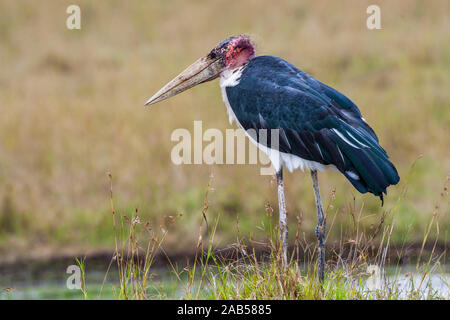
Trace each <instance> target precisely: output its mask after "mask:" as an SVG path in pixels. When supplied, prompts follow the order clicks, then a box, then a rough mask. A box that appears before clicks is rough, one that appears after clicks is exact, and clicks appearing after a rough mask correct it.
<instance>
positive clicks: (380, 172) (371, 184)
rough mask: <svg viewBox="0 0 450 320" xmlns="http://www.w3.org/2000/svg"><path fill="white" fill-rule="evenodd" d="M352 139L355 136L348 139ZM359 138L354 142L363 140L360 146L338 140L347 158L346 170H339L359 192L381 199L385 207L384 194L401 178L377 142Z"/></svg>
mask: <svg viewBox="0 0 450 320" xmlns="http://www.w3.org/2000/svg"><path fill="white" fill-rule="evenodd" d="M352 138H354V135H353V136H352V135H349V136H348V139H352ZM358 138H359V139H358V140H356V139H355V140H354V141H353V142H354V143H356V142H357V141H359V140H361V141H360V144H359V145H355V144H349V143H348V141H349V140H347V141H343V140H342V139H338V140H336V143H337V144H338V146H339V148H340V149H341V150H342V151H343V152H342V153H343V156H344V158H345V168H340V169H339V170H340V171H341V172H342V173H343V174H344V175H345V176H346V177H347V179H348V180H349V181H350V182H351V183H352V185H353V186H354V187H355V188H356V189H357V190H358V191H359V192H361V193H366V192H370V193H372V194H374V195H376V196H378V197H380V199H381V202H382V205H383V202H384V201H383V193H384V194H386V188H387V187H389V186H390V185H395V184H397V183H398V182H399V181H400V177H399V175H398V173H397V169H396V168H395V166H394V165H393V164H392V162H391V161H389V157H388V155H387V153H386V151H384V149H383V148H382V147H381V146H380V145H379V144H378V141H377V140H375V139H370V138H367V137H364V138H365V139H362V138H363V137H361V136H359V137H358Z"/></svg>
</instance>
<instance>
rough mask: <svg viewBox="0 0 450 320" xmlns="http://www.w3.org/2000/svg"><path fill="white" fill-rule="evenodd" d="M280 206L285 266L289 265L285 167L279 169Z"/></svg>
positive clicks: (282, 249)
mask: <svg viewBox="0 0 450 320" xmlns="http://www.w3.org/2000/svg"><path fill="white" fill-rule="evenodd" d="M277 186H278V207H279V211H280V245H281V254H282V264H283V267H286V266H287V247H288V225H287V217H286V201H285V199H284V182H283V168H280V170H279V171H277Z"/></svg>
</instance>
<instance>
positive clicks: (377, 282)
mask: <svg viewBox="0 0 450 320" xmlns="http://www.w3.org/2000/svg"><path fill="white" fill-rule="evenodd" d="M415 270H416V269H415V266H402V267H401V268H387V269H386V271H385V273H383V272H382V271H381V270H380V269H377V267H372V266H370V267H369V269H368V272H369V273H372V276H370V277H368V279H367V282H366V284H365V289H366V290H367V291H370V292H373V294H374V296H376V292H377V290H382V291H385V290H386V289H388V290H391V291H395V296H396V297H400V298H402V299H409V298H412V297H411V292H416V293H418V294H419V295H420V296H419V297H418V296H417V295H416V296H414V298H416V299H417V298H421V299H425V298H430V297H431V298H443V299H450V273H445V272H444V271H442V270H448V268H445V267H444V268H442V269H441V271H435V272H433V273H430V274H427V275H426V276H425V277H423V275H422V274H420V273H417V272H415ZM105 274H106V269H105V270H103V269H97V270H92V269H90V270H87V275H86V283H87V292H88V299H114V298H115V297H116V296H117V294H116V293H117V288H118V287H117V283H118V276H117V272H116V271H114V270H111V271H110V272H109V273H108V274H107V277H106V278H105ZM71 275H72V274H71V273H70V274H69V273H66V269H65V268H57V269H56V270H52V271H50V270H47V271H45V272H42V273H39V274H33V273H30V272H20V271H19V272H14V273H9V275H5V274H4V273H3V274H2V275H1V277H0V290H1V291H0V299H82V298H83V295H82V293H81V291H80V290H78V289H70V283H73V282H71V281H70V280H69V277H70V276H71ZM181 277H182V278H181V280H178V279H177V277H176V276H175V275H174V274H173V273H172V272H169V271H168V270H167V269H163V268H161V269H155V270H153V278H152V280H151V282H150V288H149V290H148V296H149V298H151V299H181V298H184V297H185V296H186V295H185V292H186V291H185V289H186V284H187V283H188V281H187V276H186V273H183V274H182V275H181ZM68 280H69V282H70V283H69V286H68V285H67V283H68Z"/></svg>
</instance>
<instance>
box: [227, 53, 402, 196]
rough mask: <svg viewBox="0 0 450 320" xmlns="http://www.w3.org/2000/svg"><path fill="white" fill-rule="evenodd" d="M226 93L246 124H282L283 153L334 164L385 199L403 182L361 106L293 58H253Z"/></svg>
mask: <svg viewBox="0 0 450 320" xmlns="http://www.w3.org/2000/svg"><path fill="white" fill-rule="evenodd" d="M226 93H227V97H228V100H229V102H230V105H231V108H232V109H233V111H234V113H235V115H236V117H237V118H238V120H239V122H240V124H241V125H242V126H243V127H244V129H246V130H247V129H255V130H256V132H257V133H258V130H259V129H280V131H279V136H280V139H279V149H280V151H281V152H285V153H290V154H294V155H296V156H299V157H301V158H303V159H306V160H311V161H316V162H318V163H321V164H323V165H330V164H332V165H335V166H336V168H337V169H338V170H339V171H340V172H342V173H343V174H344V175H345V176H346V177H347V179H348V180H349V181H350V182H351V183H352V184H353V186H354V187H355V188H356V189H357V190H358V191H360V192H361V193H366V192H371V193H373V194H374V195H376V196H379V197H380V198H381V199H383V193H386V188H387V187H388V186H389V185H392V184H397V183H398V181H399V176H398V174H397V170H396V169H395V167H394V165H393V164H392V163H391V162H390V161H389V159H388V155H387V154H386V151H385V150H384V149H383V148H382V147H381V146H380V145H379V143H378V138H377V136H376V134H375V132H374V131H373V130H372V128H370V127H369V125H368V124H367V123H366V122H365V121H364V120H363V119H362V116H361V113H360V111H359V109H358V107H357V106H356V105H355V104H354V103H353V102H352V101H351V100H350V99H348V98H347V97H345V96H344V95H343V94H341V93H339V92H338V91H336V90H334V89H333V88H331V87H328V86H327V85H325V84H323V83H321V82H320V81H318V80H316V79H314V78H313V77H311V76H310V75H308V74H306V73H305V72H303V71H301V70H299V69H298V68H296V67H295V66H293V65H292V64H290V63H289V62H287V61H285V60H283V59H280V58H277V57H272V56H260V57H257V58H254V59H253V60H251V61H250V63H249V64H248V65H247V66H246V67H245V69H244V70H243V72H242V75H241V78H240V82H239V85H237V86H234V87H227V88H226ZM263 140H264V141H259V136H258V142H260V143H263V144H265V145H267V146H268V147H270V138H269V139H263ZM265 140H267V142H266V141H265Z"/></svg>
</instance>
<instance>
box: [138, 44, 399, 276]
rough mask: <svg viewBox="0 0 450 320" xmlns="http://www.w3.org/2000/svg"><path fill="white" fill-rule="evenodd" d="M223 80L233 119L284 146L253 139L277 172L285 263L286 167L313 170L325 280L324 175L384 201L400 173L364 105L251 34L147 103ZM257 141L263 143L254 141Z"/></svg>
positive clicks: (217, 50)
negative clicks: (264, 48)
mask: <svg viewBox="0 0 450 320" xmlns="http://www.w3.org/2000/svg"><path fill="white" fill-rule="evenodd" d="M218 77H220V87H221V90H222V97H223V101H224V102H225V105H226V107H227V111H228V114H229V117H230V123H231V122H232V121H233V120H235V121H236V123H237V125H238V126H239V127H241V128H243V129H244V130H249V129H253V130H255V131H256V132H259V130H260V129H270V130H272V129H278V136H279V141H278V143H277V144H278V146H277V147H276V148H275V147H273V146H272V148H271V141H270V139H264V141H262V140H263V139H260V135H259V134H257V135H256V138H255V137H254V136H250V135H249V134H247V135H248V136H249V138H250V139H251V140H252V141H253V142H254V143H256V144H257V146H258V147H259V148H261V149H262V150H263V151H265V152H266V154H267V155H268V157H269V159H270V160H271V162H272V165H273V166H274V168H275V170H276V177H277V186H278V203H279V211H280V240H281V241H280V243H281V244H282V257H283V258H282V260H283V264H284V265H285V266H286V262H287V236H288V227H287V223H286V205H285V199H284V184H283V171H282V168H283V167H286V168H287V169H288V170H289V171H291V172H292V171H293V170H294V169H302V170H304V169H307V170H309V171H310V172H311V177H312V183H313V188H314V196H315V200H316V207H317V217H318V223H317V227H316V229H315V233H316V236H317V239H318V252H319V254H318V260H319V261H318V276H319V279H320V281H321V282H322V281H323V279H324V266H325V248H324V242H325V231H326V219H325V217H324V213H323V209H322V201H321V198H320V191H319V184H318V180H317V170H324V169H327V168H330V167H331V168H334V169H336V170H338V171H339V172H341V173H342V174H343V175H344V176H345V177H346V178H347V179H348V180H349V181H350V183H351V184H352V185H353V186H354V187H355V188H356V189H357V190H358V191H359V192H361V193H366V192H370V193H373V194H374V195H375V196H378V197H380V199H381V201H382V203H383V193H384V194H386V188H387V187H388V186H390V185H395V184H397V183H398V181H399V179H400V178H399V176H398V174H397V170H396V169H395V167H394V165H393V164H392V163H391V162H390V161H389V158H388V155H387V154H386V151H385V150H384V149H383V148H382V147H381V146H380V145H379V142H378V138H377V136H376V134H375V132H374V131H373V130H372V128H371V127H370V126H369V125H368V124H367V123H366V121H365V120H364V118H363V117H362V116H361V113H360V111H359V109H358V107H357V106H356V105H355V104H354V103H353V102H352V101H351V100H350V99H348V98H347V97H346V96H344V95H343V94H342V93H340V92H338V91H336V90H335V89H333V88H331V87H329V86H327V85H325V84H323V83H322V82H320V81H318V80H316V79H315V78H313V77H312V76H310V75H308V74H307V73H305V72H303V71H301V70H300V69H298V68H296V67H295V66H293V65H292V64H290V63H289V62H287V61H285V60H283V59H281V58H278V57H273V56H256V55H255V48H254V45H253V43H252V41H251V39H250V37H249V36H247V35H239V36H235V37H230V38H228V39H226V40H224V41H222V42H221V43H219V45H218V46H217V47H215V48H214V49H212V50H211V51H210V52H209V53H208V54H207V55H206V56H205V57H203V58H200V59H199V60H197V61H196V62H194V63H193V64H192V65H191V66H189V67H188V68H187V69H186V70H184V71H183V72H182V73H180V74H179V75H178V76H177V77H175V78H174V79H173V80H172V81H170V82H169V83H168V84H167V85H166V86H164V87H163V88H162V89H161V90H159V91H158V92H157V93H156V94H155V95H154V96H153V97H151V98H150V99H149V100H148V101H147V102H146V105H150V104H154V103H156V102H159V101H162V100H164V99H167V98H169V97H171V96H174V95H176V94H178V93H180V92H183V91H185V90H187V89H190V88H192V87H194V86H196V85H198V84H200V83H203V82H206V81H210V80H213V79H216V78H218ZM255 140H256V141H255Z"/></svg>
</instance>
